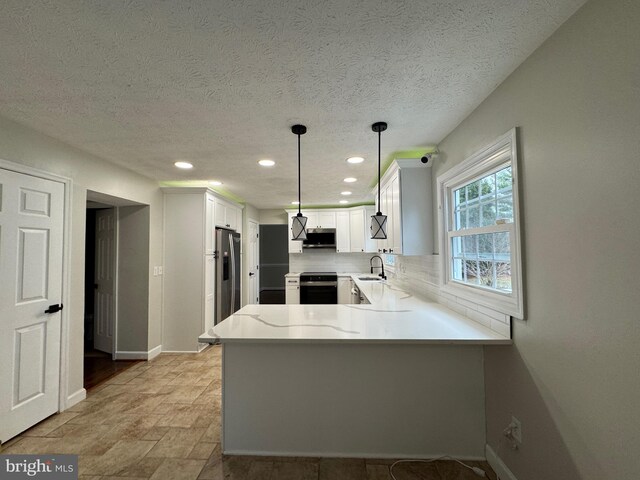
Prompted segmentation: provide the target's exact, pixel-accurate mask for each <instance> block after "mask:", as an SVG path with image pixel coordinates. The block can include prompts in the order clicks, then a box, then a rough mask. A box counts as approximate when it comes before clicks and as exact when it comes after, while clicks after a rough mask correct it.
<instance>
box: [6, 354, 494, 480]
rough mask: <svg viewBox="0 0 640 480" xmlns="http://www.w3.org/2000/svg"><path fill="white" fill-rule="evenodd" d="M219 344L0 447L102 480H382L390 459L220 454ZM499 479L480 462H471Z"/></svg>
mask: <svg viewBox="0 0 640 480" xmlns="http://www.w3.org/2000/svg"><path fill="white" fill-rule="evenodd" d="M220 364H221V348H220V347H219V346H215V347H210V348H208V349H207V350H205V351H204V352H202V353H200V354H181V355H171V354H162V355H161V356H159V357H158V358H156V359H155V360H153V361H151V362H140V363H138V364H136V365H134V366H132V367H131V368H129V369H127V370H125V371H124V372H122V373H119V374H118V375H116V376H115V377H112V378H111V379H109V380H108V381H106V382H105V383H103V384H101V385H99V386H97V387H96V388H94V389H92V390H90V392H89V394H88V395H87V399H86V400H84V401H82V402H80V403H79V404H77V405H75V406H74V407H72V408H71V409H69V410H67V411H65V412H63V413H60V414H58V415H54V416H52V417H50V418H48V419H47V420H44V421H43V422H41V423H39V424H38V425H36V426H35V427H33V428H31V429H30V430H28V431H26V432H25V433H23V434H22V435H20V436H18V437H16V438H15V439H13V440H11V441H10V442H8V443H6V444H3V445H2V446H0V449H1V452H2V453H25V454H26V453H75V454H79V455H80V460H79V461H80V465H79V468H80V478H83V479H100V480H143V479H152V480H158V479H167V480H196V479H203V480H214V479H235V480H238V479H243V480H244V479H251V480H307V479H309V480H311V479H313V480H333V479H336V480H338V479H339V480H383V479H384V480H386V479H390V478H391V477H390V476H389V464H390V463H391V462H390V461H388V460H371V459H367V460H364V459H335V458H286V457H284V458H283V457H238V456H226V455H225V456H223V455H221V453H220V444H219V442H220V388H221V379H220V376H221V369H220ZM469 463H471V464H473V465H477V466H480V467H481V468H483V469H485V470H486V471H487V472H488V475H489V478H490V479H493V480H495V474H494V473H493V471H491V468H490V467H489V465H488V464H486V463H485V462H469ZM394 474H395V475H396V477H397V479H398V480H466V479H469V480H472V479H478V478H479V477H477V476H476V475H474V474H473V473H472V472H471V471H469V470H467V469H464V468H463V467H460V466H459V465H458V464H456V463H454V462H449V461H437V462H433V463H430V464H409V465H399V466H398V467H397V468H396V469H394Z"/></svg>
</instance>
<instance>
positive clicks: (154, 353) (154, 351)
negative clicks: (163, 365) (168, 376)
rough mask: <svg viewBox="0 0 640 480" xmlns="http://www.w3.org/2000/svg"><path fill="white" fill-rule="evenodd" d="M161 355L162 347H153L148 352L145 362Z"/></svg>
mask: <svg viewBox="0 0 640 480" xmlns="http://www.w3.org/2000/svg"><path fill="white" fill-rule="evenodd" d="M161 353H162V345H158V346H157V347H154V348H152V349H151V350H149V352H148V359H147V360H153V359H154V358H156V357H157V356H158V355H160V354H161Z"/></svg>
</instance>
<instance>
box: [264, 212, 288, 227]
mask: <svg viewBox="0 0 640 480" xmlns="http://www.w3.org/2000/svg"><path fill="white" fill-rule="evenodd" d="M283 223H284V224H285V225H286V224H288V223H289V220H288V218H287V212H285V211H284V209H280V208H276V209H271V210H260V224H261V225H265V224H271V225H281V224H283Z"/></svg>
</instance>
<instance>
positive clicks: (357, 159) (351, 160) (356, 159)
mask: <svg viewBox="0 0 640 480" xmlns="http://www.w3.org/2000/svg"><path fill="white" fill-rule="evenodd" d="M347 162H349V163H362V162H364V158H362V157H349V158H347Z"/></svg>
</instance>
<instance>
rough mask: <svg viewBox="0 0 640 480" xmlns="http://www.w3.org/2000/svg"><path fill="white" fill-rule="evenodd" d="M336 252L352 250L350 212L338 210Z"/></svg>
mask: <svg viewBox="0 0 640 480" xmlns="http://www.w3.org/2000/svg"><path fill="white" fill-rule="evenodd" d="M335 215H336V252H337V253H345V252H350V251H351V230H350V227H349V225H350V219H349V212H348V211H344V212H336V214H335Z"/></svg>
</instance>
